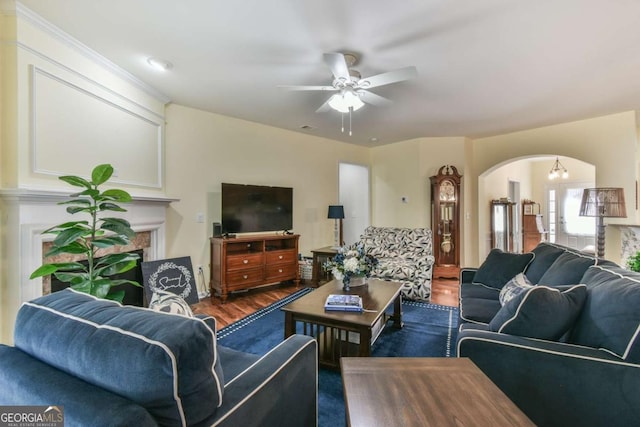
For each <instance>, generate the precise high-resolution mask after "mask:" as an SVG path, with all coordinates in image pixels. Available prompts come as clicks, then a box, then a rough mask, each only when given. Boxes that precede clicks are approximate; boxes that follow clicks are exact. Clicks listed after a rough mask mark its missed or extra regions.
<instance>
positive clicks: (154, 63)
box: [147, 58, 173, 71]
mask: <svg viewBox="0 0 640 427" xmlns="http://www.w3.org/2000/svg"><path fill="white" fill-rule="evenodd" d="M147 64H149V65H150V66H151V67H153V68H155V69H156V70H159V71H167V70H169V69H171V67H173V64H172V63H171V62H169V61H167V60H164V59H160V58H149V59H147Z"/></svg>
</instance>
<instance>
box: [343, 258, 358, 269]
mask: <svg viewBox="0 0 640 427" xmlns="http://www.w3.org/2000/svg"><path fill="white" fill-rule="evenodd" d="M359 265H360V263H359V262H358V259H357V258H347V259H345V260H344V271H349V272H351V273H357V272H358V267H359Z"/></svg>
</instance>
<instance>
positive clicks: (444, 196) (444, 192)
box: [440, 180, 456, 202]
mask: <svg viewBox="0 0 640 427" xmlns="http://www.w3.org/2000/svg"><path fill="white" fill-rule="evenodd" d="M440 201H441V202H455V201H456V187H455V186H454V185H453V183H452V182H451V181H446V180H445V181H442V183H441V184H440Z"/></svg>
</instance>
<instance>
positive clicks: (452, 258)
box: [429, 165, 462, 278]
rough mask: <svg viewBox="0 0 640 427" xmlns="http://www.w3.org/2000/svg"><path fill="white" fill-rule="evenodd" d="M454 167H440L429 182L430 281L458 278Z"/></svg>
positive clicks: (456, 176)
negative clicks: (431, 237) (431, 233)
mask: <svg viewBox="0 0 640 427" xmlns="http://www.w3.org/2000/svg"><path fill="white" fill-rule="evenodd" d="M461 178H462V175H460V174H459V173H458V170H457V169H456V168H455V166H451V165H444V166H442V167H441V168H440V169H439V170H438V174H437V175H435V176H432V177H431V178H429V179H430V180H431V230H432V231H433V256H434V257H435V260H436V261H435V264H434V268H433V277H452V278H458V275H459V273H460V179H461Z"/></svg>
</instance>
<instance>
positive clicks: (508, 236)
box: [491, 199, 517, 252]
mask: <svg viewBox="0 0 640 427" xmlns="http://www.w3.org/2000/svg"><path fill="white" fill-rule="evenodd" d="M516 206H517V205H516V204H515V203H513V202H511V201H510V200H508V199H500V200H492V201H491V247H492V248H497V249H502V250H503V251H505V252H515V251H516V248H515V245H514V239H513V236H514V228H515V222H514V219H515V216H516V215H517V212H515V211H516Z"/></svg>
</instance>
